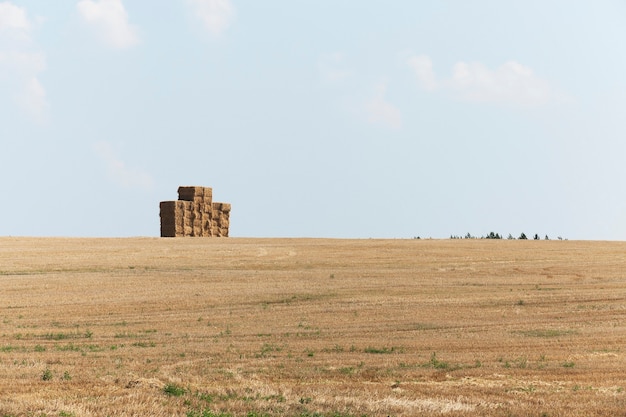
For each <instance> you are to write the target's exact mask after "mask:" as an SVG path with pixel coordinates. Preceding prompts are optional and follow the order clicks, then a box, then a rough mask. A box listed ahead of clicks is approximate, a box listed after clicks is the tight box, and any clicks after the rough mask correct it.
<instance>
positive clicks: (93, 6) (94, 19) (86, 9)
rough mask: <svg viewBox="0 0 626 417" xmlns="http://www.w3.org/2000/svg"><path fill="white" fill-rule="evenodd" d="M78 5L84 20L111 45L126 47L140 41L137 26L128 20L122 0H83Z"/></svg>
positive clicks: (118, 47) (119, 47)
mask: <svg viewBox="0 0 626 417" xmlns="http://www.w3.org/2000/svg"><path fill="white" fill-rule="evenodd" d="M76 7H77V9H78V12H79V13H80V15H81V17H82V18H83V20H84V21H85V22H87V24H89V25H91V26H92V27H93V28H94V30H95V31H96V32H97V34H98V36H99V37H100V38H101V39H102V40H103V41H104V42H105V43H106V44H107V45H109V46H110V47H113V48H117V49H124V48H130V47H132V46H135V45H137V44H138V43H139V35H138V32H137V28H136V27H135V26H134V25H131V24H130V22H129V21H128V13H127V12H126V9H125V8H124V4H122V0H97V1H94V0H81V1H79V2H78V4H77V5H76Z"/></svg>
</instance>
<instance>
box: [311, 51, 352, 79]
mask: <svg viewBox="0 0 626 417" xmlns="http://www.w3.org/2000/svg"><path fill="white" fill-rule="evenodd" d="M344 61H345V59H344V56H343V54H341V53H339V52H335V53H332V54H327V55H322V56H321V57H320V58H319V59H318V62H317V68H318V70H319V73H320V76H321V78H322V81H326V82H337V81H341V80H344V79H346V78H348V77H349V76H350V75H352V72H351V71H350V70H348V69H346V65H345V62H344Z"/></svg>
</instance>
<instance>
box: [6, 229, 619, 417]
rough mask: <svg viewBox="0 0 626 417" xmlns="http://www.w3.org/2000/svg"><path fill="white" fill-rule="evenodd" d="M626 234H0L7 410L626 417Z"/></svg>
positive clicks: (254, 416)
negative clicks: (617, 237)
mask: <svg viewBox="0 0 626 417" xmlns="http://www.w3.org/2000/svg"><path fill="white" fill-rule="evenodd" d="M625 275H626V243H623V242H575V241H517V240H514V241H508V240H500V241H494V240H326V239H240V238H228V239H202V238H182V239H157V238H154V239H153V238H129V239H62V238H47V239H36V238H10V237H5V238H0V281H1V286H0V309H1V310H0V320H1V321H0V416H18V415H19V416H22V415H24V416H65V417H68V416H107V415H109V416H147V415H150V416H189V417H194V416H198V417H211V416H220V415H232V416H250V417H260V416H302V417H310V416H338V417H339V416H341V417H346V416H361V415H367V416H387V415H392V416H415V415H424V416H429V415H433V416H438V415H445V416H475V415H480V416H609V415H611V416H618V415H622V416H623V415H626V392H625V391H624V390H625V388H626V346H625V342H626V321H625V320H624V318H625V317H626V279H625Z"/></svg>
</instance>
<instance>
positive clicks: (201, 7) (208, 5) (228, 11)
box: [187, 0, 235, 35]
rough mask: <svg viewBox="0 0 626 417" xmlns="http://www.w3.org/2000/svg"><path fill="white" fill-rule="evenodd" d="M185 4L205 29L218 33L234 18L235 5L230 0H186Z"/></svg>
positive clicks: (226, 27) (227, 26)
mask: <svg viewBox="0 0 626 417" xmlns="http://www.w3.org/2000/svg"><path fill="white" fill-rule="evenodd" d="M187 4H189V6H190V7H191V10H192V12H193V14H194V16H195V17H196V18H198V19H199V20H200V21H201V22H202V25H203V26H204V28H205V29H206V30H208V31H209V32H210V33H211V34H213V35H219V34H221V33H222V32H224V31H225V30H226V29H228V28H229V27H230V25H231V24H232V22H233V20H234V19H235V7H234V6H233V4H232V2H231V1H230V0H187Z"/></svg>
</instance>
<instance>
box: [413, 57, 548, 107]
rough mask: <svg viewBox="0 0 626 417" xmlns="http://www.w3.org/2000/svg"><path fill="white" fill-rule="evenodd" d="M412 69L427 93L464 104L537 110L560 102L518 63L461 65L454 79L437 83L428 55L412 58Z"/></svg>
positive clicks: (458, 64)
mask: <svg viewBox="0 0 626 417" xmlns="http://www.w3.org/2000/svg"><path fill="white" fill-rule="evenodd" d="M408 65H409V66H410V67H411V68H412V69H413V71H414V73H415V76H416V78H417V80H418V82H419V84H420V86H421V87H422V88H423V89H425V90H428V91H435V90H443V91H445V92H447V93H448V94H451V95H452V96H453V97H454V98H455V99H458V100H462V101H469V102H477V103H498V104H509V105H518V106H524V107H534V106H541V105H544V104H547V103H549V102H551V101H554V100H555V99H557V98H558V97H557V94H556V92H555V91H554V89H553V88H552V87H551V86H550V83H548V81H546V80H544V79H542V78H541V77H539V76H537V75H536V74H535V73H534V71H533V70H532V68H530V67H528V66H525V65H523V64H520V63H519V62H516V61H508V62H505V63H504V64H502V65H501V66H499V67H497V68H495V69H491V68H489V67H487V66H486V65H484V64H482V63H480V62H470V63H468V62H464V61H460V62H457V63H456V64H455V65H454V68H453V71H452V76H451V77H450V78H443V79H437V76H436V74H435V72H434V70H433V64H432V61H431V59H430V57H428V56H426V55H418V56H412V57H410V58H409V60H408Z"/></svg>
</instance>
